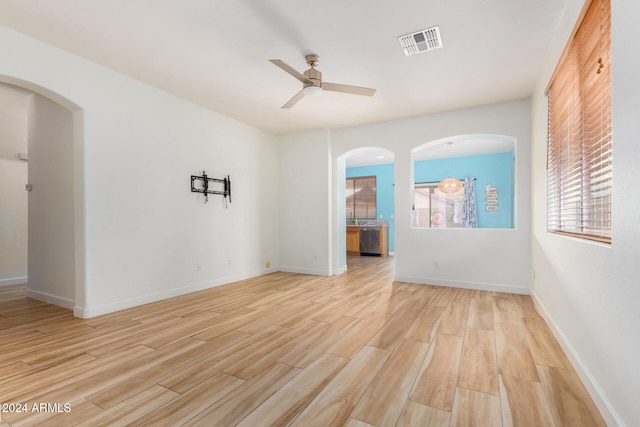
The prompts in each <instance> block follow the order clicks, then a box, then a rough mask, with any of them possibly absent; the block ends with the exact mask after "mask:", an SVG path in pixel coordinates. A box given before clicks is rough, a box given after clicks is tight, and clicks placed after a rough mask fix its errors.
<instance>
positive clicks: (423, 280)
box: [394, 276, 531, 295]
mask: <svg viewBox="0 0 640 427" xmlns="http://www.w3.org/2000/svg"><path fill="white" fill-rule="evenodd" d="M394 280H395V281H396V282H408V283H417V284H419V285H434V286H447V287H450V288H462V289H476V290H479V291H491V292H506V293H510V294H522V295H529V294H530V293H531V290H530V289H529V288H523V287H521V286H513V285H503V284H500V283H483V282H463V281H458V280H444V279H437V278H430V277H412V276H396V277H395V278H394Z"/></svg>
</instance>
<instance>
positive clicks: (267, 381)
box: [183, 363, 300, 426]
mask: <svg viewBox="0 0 640 427" xmlns="http://www.w3.org/2000/svg"><path fill="white" fill-rule="evenodd" d="M299 371H300V369H298V368H294V367H292V366H289V365H285V364H283V363H276V364H274V365H273V366H272V367H271V368H269V369H267V370H266V371H263V372H261V373H259V374H258V375H255V376H253V377H252V378H250V379H249V380H247V381H245V382H244V383H243V384H242V385H240V386H239V387H237V388H235V389H233V390H232V391H231V392H230V393H228V394H227V395H226V396H225V397H223V398H222V399H220V400H219V401H217V402H216V403H214V404H213V405H211V406H209V407H207V408H206V409H205V410H203V411H202V412H200V413H198V414H197V415H196V416H195V417H193V418H191V419H189V421H187V422H185V423H184V424H183V425H184V426H198V425H209V426H228V425H236V424H237V423H238V422H240V421H241V420H242V419H243V418H244V417H246V416H247V415H249V414H250V413H251V411H253V410H254V409H255V408H257V407H258V406H259V405H260V404H262V403H263V402H264V401H265V400H267V399H268V398H269V397H270V396H271V395H272V394H273V393H275V392H276V391H277V390H278V389H280V388H281V387H282V386H283V385H285V384H286V383H287V382H288V381H289V380H290V379H291V378H293V377H294V376H295V375H296V374H297V373H298V372H299Z"/></svg>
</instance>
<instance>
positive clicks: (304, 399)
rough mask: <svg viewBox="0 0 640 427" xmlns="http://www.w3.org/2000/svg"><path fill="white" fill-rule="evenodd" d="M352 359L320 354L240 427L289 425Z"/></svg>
mask: <svg viewBox="0 0 640 427" xmlns="http://www.w3.org/2000/svg"><path fill="white" fill-rule="evenodd" d="M348 362H349V359H345V358H344V357H338V356H334V355H331V354H326V355H323V356H320V357H319V358H317V359H316V360H315V361H314V362H313V363H312V364H310V365H309V366H307V367H306V368H304V369H303V370H302V371H301V372H300V373H299V374H297V375H296V376H295V377H293V378H292V379H291V380H290V381H289V382H288V383H286V384H285V385H284V386H283V387H282V388H281V389H280V390H278V391H277V392H276V393H274V394H273V395H272V396H271V397H269V398H268V399H267V400H265V402H264V403H263V404H262V405H260V406H259V407H258V408H257V409H256V410H255V411H253V412H251V414H249V415H248V416H247V417H246V418H244V419H243V420H242V421H241V422H240V423H239V424H238V427H241V426H246V427H254V426H258V425H270V426H280V425H282V426H283V425H287V424H289V422H291V421H292V420H293V419H295V418H296V417H297V416H298V414H300V412H302V410H303V409H304V408H305V407H306V406H307V405H308V404H309V403H310V402H311V401H312V400H313V399H314V398H315V397H316V396H317V394H318V393H319V392H320V391H321V390H322V389H324V388H325V387H326V386H327V384H328V383H329V382H330V381H331V380H332V379H333V378H334V377H335V376H336V374H337V373H338V372H340V370H342V368H344V366H345V365H346V364H347V363H348Z"/></svg>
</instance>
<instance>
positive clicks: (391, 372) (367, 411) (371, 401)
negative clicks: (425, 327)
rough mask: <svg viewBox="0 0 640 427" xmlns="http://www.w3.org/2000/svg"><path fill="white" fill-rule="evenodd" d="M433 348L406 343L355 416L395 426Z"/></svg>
mask: <svg viewBox="0 0 640 427" xmlns="http://www.w3.org/2000/svg"><path fill="white" fill-rule="evenodd" d="M428 348H429V345H428V344H426V343H423V342H419V341H410V340H403V341H402V342H401V343H400V345H399V346H398V348H397V349H396V350H395V351H394V352H393V353H392V354H391V356H390V357H389V359H388V360H387V362H386V363H385V364H384V366H383V367H382V369H380V372H379V373H378V375H377V376H376V377H375V379H374V380H373V382H372V383H371V385H370V386H369V388H368V389H367V391H366V392H365V394H364V396H362V399H360V402H359V403H358V405H357V406H356V408H355V409H354V410H353V412H352V413H351V416H352V417H353V418H357V419H359V420H362V421H366V422H368V423H370V424H375V425H377V426H380V427H386V426H395V425H396V422H397V421H398V418H399V417H400V413H401V412H402V408H403V407H404V404H405V402H406V400H407V396H409V392H410V391H411V387H412V386H413V383H414V381H415V379H416V376H417V375H418V371H419V370H420V367H421V366H422V362H423V361H424V359H425V357H426V355H427V350H428Z"/></svg>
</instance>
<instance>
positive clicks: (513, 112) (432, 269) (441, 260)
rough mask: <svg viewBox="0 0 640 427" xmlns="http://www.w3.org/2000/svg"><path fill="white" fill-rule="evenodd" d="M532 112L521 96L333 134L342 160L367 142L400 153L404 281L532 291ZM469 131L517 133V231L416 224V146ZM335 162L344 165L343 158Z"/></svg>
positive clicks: (398, 245) (398, 211)
mask: <svg viewBox="0 0 640 427" xmlns="http://www.w3.org/2000/svg"><path fill="white" fill-rule="evenodd" d="M530 116H531V112H530V103H529V101H528V100H521V101H515V102H509V103H505V104H498V105H490V106H484V107H479V108H472V109H467V110H461V111H453V112H450V113H444V114H437V115H431V116H423V117H417V118H414V119H407V120H396V121H391V122H386V123H378V124H373V125H367V126H360V127H353V128H345V129H335V130H333V131H332V135H333V136H332V141H333V158H334V159H337V158H338V157H339V156H341V155H343V154H344V153H346V152H349V151H351V150H353V149H356V148H359V147H367V146H369V147H371V146H374V147H382V148H386V149H389V150H390V151H392V152H394V153H395V167H394V171H395V227H396V228H395V264H396V266H395V271H396V280H400V281H409V282H414V283H430V284H439V285H449V286H458V287H472V288H477V289H487V290H497V291H507V292H517V293H528V292H529V286H530V284H531V252H530V233H531V228H530V224H531V220H530V178H529V176H530V165H529V141H530V129H531V128H530ZM466 134H495V135H506V136H511V137H515V138H516V144H515V151H516V168H515V170H516V182H515V188H516V191H515V199H516V210H515V211H516V212H515V214H516V228H515V229H513V230H488V229H487V230H484V229H474V230H469V229H466V230H463V229H461V230H447V229H417V228H412V227H411V192H412V188H413V187H412V185H413V172H412V171H413V164H412V159H411V149H413V148H415V147H418V146H420V145H422V144H424V143H427V142H430V141H433V140H437V139H441V138H444V137H450V136H456V135H466ZM335 164H336V168H337V162H336V163H335ZM336 197H337V193H336ZM334 203H335V202H334ZM334 218H339V213H338V212H335V213H334ZM339 226H340V225H339ZM334 246H335V245H334ZM336 248H337V246H336ZM336 250H337V249H336ZM436 262H437V266H436V265H435V263H436Z"/></svg>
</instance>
